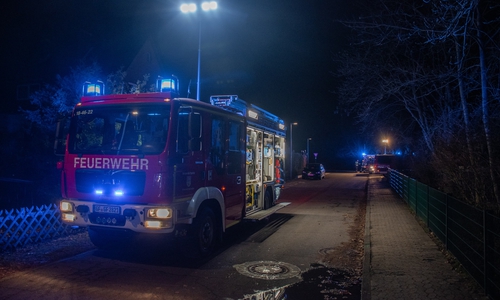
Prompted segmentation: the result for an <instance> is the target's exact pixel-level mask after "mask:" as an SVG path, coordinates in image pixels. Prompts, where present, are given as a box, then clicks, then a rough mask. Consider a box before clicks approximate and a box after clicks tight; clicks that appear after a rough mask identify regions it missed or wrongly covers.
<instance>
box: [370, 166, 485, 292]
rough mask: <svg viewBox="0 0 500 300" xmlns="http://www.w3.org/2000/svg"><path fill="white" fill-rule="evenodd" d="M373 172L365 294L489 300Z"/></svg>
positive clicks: (387, 185)
mask: <svg viewBox="0 0 500 300" xmlns="http://www.w3.org/2000/svg"><path fill="white" fill-rule="evenodd" d="M370 177H371V178H370V179H369V183H368V202H367V208H366V228H365V261H364V264H363V265H364V269H363V288H362V299H363V300H369V299H372V300H379V299H454V300H455V299H487V298H486V297H485V296H483V295H481V294H479V293H475V294H474V293H472V292H471V291H470V290H469V289H468V284H467V283H468V282H470V279H465V278H464V276H463V275H460V274H459V273H457V272H456V271H454V270H453V269H452V266H451V265H450V264H449V263H448V262H447V261H446V258H445V256H444V254H443V253H441V251H440V250H439V249H438V246H437V245H436V243H435V242H434V241H433V240H432V239H431V237H430V236H429V235H428V234H427V233H426V232H425V231H424V229H423V228H422V227H421V226H420V224H419V223H418V222H417V220H416V218H415V216H414V215H413V214H412V213H411V212H410V210H409V208H408V206H407V205H406V203H405V202H404V201H403V200H402V199H401V198H399V196H398V195H397V194H396V193H395V192H394V191H393V190H392V189H391V188H390V186H389V184H388V182H387V180H386V179H385V178H384V177H382V176H373V177H372V176H370Z"/></svg>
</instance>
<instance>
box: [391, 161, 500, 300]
mask: <svg viewBox="0 0 500 300" xmlns="http://www.w3.org/2000/svg"><path fill="white" fill-rule="evenodd" d="M389 182H390V184H391V187H392V188H393V189H394V190H395V191H396V193H397V194H398V195H399V196H400V197H401V198H402V199H403V200H404V201H405V202H406V203H407V204H408V206H409V207H410V208H411V210H413V212H415V215H416V216H417V217H418V218H419V219H421V220H422V221H423V222H424V223H425V224H426V225H427V227H428V228H429V230H431V231H432V232H433V233H434V234H435V235H436V236H437V237H438V238H439V239H440V240H441V241H442V242H443V244H444V245H445V247H446V249H447V250H448V251H450V252H451V253H452V254H453V255H454V256H455V257H456V258H457V260H458V261H459V262H460V263H461V264H462V265H463V267H464V268H465V269H466V270H467V272H469V274H470V275H471V276H472V277H473V278H474V279H475V280H476V281H477V282H478V283H479V284H480V285H481V286H482V287H483V288H484V290H485V292H486V294H487V295H488V296H489V297H491V298H492V299H500V218H498V217H496V216H494V215H492V214H490V213H488V212H487V211H484V210H480V209H477V208H475V207H473V206H471V205H469V204H467V203H464V202H461V201H459V200H457V199H455V198H453V197H451V196H448V195H447V194H445V193H443V192H441V191H439V190H436V189H434V188H431V187H429V186H427V185H425V184H422V183H420V182H418V181H416V180H415V179H412V178H410V177H408V176H406V175H404V174H401V173H399V172H397V171H395V170H390V171H389Z"/></svg>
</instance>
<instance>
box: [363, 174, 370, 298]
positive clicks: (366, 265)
mask: <svg viewBox="0 0 500 300" xmlns="http://www.w3.org/2000/svg"><path fill="white" fill-rule="evenodd" d="M369 187H370V175H368V180H367V181H366V188H365V190H366V213H365V237H364V250H365V253H364V255H365V256H364V259H363V281H362V283H361V299H363V300H370V299H371V284H370V282H371V276H370V271H371V270H370V269H371V268H370V265H371V239H370V229H371V218H370V216H371V209H370V188H369Z"/></svg>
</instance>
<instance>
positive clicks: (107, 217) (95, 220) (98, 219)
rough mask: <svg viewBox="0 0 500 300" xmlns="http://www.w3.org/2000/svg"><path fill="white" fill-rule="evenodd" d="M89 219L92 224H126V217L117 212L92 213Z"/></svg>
mask: <svg viewBox="0 0 500 300" xmlns="http://www.w3.org/2000/svg"><path fill="white" fill-rule="evenodd" d="M89 220H90V223H92V224H100V225H110V226H125V221H126V219H125V217H124V216H122V215H117V214H100V213H90V214H89Z"/></svg>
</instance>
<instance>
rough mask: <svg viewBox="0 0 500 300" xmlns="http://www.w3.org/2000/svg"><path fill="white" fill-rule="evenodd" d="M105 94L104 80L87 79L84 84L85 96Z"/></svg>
mask: <svg viewBox="0 0 500 300" xmlns="http://www.w3.org/2000/svg"><path fill="white" fill-rule="evenodd" d="M103 94H104V82H102V81H100V80H97V83H91V82H88V81H86V82H85V83H84V84H83V96H101V95H103Z"/></svg>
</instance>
